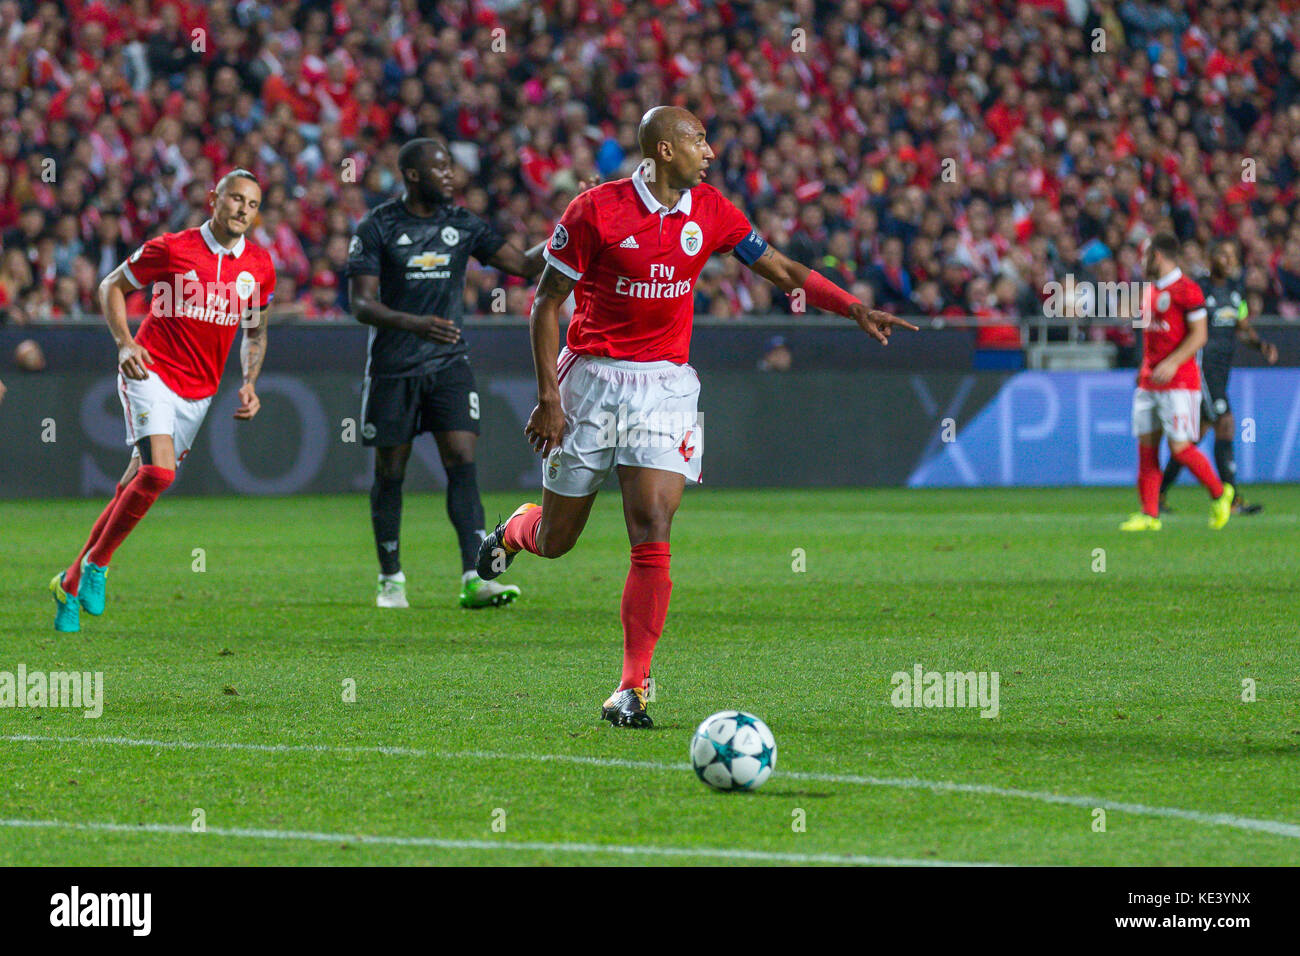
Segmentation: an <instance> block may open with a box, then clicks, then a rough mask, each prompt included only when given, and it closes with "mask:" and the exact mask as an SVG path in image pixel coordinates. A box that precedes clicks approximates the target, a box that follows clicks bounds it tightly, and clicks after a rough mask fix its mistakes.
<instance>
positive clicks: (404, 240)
mask: <svg viewBox="0 0 1300 956" xmlns="http://www.w3.org/2000/svg"><path fill="white" fill-rule="evenodd" d="M410 244H411V237H410V236H408V235H407V234H406V233H402V235H401V236H400V237H399V238H398V240H397V245H399V246H409V245H410Z"/></svg>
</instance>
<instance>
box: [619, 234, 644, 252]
mask: <svg viewBox="0 0 1300 956" xmlns="http://www.w3.org/2000/svg"><path fill="white" fill-rule="evenodd" d="M618 247H619V248H620V249H640V248H641V247H640V246H638V245H637V244H636V240H635V239H634V238H632V237H631V236H628V237H627V238H626V239H624V240H623V241H622V242H620V243H619V244H618Z"/></svg>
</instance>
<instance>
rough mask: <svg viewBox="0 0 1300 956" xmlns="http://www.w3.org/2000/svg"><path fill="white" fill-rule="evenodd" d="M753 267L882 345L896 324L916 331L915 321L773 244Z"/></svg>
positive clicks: (768, 278)
mask: <svg viewBox="0 0 1300 956" xmlns="http://www.w3.org/2000/svg"><path fill="white" fill-rule="evenodd" d="M749 268H750V270H751V271H752V272H753V273H754V274H755V275H759V276H762V277H763V278H764V279H766V280H767V281H768V282H770V283H772V284H773V285H774V286H776V287H777V288H778V289H780V290H781V291H782V292H784V293H785V294H786V295H795V294H799V295H802V296H804V297H805V299H806V301H805V302H803V303H801V305H812V306H816V307H817V308H819V309H825V310H827V311H828V312H835V313H837V314H839V315H843V316H847V317H848V318H850V319H852V320H853V321H854V322H856V323H857V324H858V328H860V329H862V331H864V332H866V333H867V334H868V335H870V336H872V337H873V338H874V339H876V341H878V342H880V343H881V344H882V345H888V344H889V335H890V333H891V332H892V331H893V330H894V326H896V325H897V326H902V327H903V328H905V329H911V330H912V331H916V326H915V325H912V323H910V322H907V321H904V320H903V319H900V318H898V317H897V316H894V315H891V314H889V313H888V312H882V311H880V310H879V309H868V308H867V307H866V306H865V305H863V304H862V303H861V302H859V301H858V300H857V299H855V298H854V297H853V296H851V295H849V294H848V293H847V292H844V291H843V290H841V289H839V288H837V287H836V286H834V285H833V284H832V283H831V281H830V280H829V279H827V278H826V277H825V276H823V275H821V274H819V273H817V272H814V271H813V270H812V269H809V268H808V267H807V266H806V265H803V264H802V263H799V262H795V261H794V260H793V259H791V258H790V257H789V256H786V255H785V254H784V253H782V252H780V251H778V250H777V249H776V248H775V247H773V246H772V245H770V244H769V245H768V247H767V248H766V249H764V250H763V254H762V255H761V256H759V257H758V258H757V259H755V260H754V262H753V263H752V264H751V265H750V266H749Z"/></svg>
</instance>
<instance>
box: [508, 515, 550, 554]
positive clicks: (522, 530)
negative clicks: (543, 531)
mask: <svg viewBox="0 0 1300 956" xmlns="http://www.w3.org/2000/svg"><path fill="white" fill-rule="evenodd" d="M541 523H542V509H541V508H529V509H528V510H527V511H525V512H523V513H522V514H517V515H515V516H514V517H513V518H511V519H510V520H509V521H507V522H506V530H505V531H504V532H502V534H501V541H502V543H503V544H504V545H505V546H506V548H508V549H509V550H511V551H528V552H530V553H532V554H537V553H538V551H537V526H538V525H540V524H541Z"/></svg>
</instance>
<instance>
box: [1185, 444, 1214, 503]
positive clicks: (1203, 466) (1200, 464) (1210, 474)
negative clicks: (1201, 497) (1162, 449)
mask: <svg viewBox="0 0 1300 956" xmlns="http://www.w3.org/2000/svg"><path fill="white" fill-rule="evenodd" d="M1174 459H1175V460H1176V461H1178V462H1180V463H1182V464H1183V465H1185V466H1186V468H1187V470H1188V471H1190V472H1191V473H1192V474H1193V475H1195V476H1196V480H1197V481H1199V482H1200V483H1201V484H1203V485H1204V486H1205V487H1206V488H1207V489H1208V490H1209V492H1210V497H1211V498H1219V497H1221V496H1222V495H1223V482H1221V481H1219V476H1218V475H1216V474H1215V473H1214V468H1212V467H1211V466H1210V461H1209V459H1208V458H1206V457H1205V456H1204V455H1202V454H1201V450H1200V449H1199V448H1197V447H1196V446H1195V445H1188V446H1187V447H1186V448H1184V449H1183V450H1182V451H1179V452H1175V453H1174Z"/></svg>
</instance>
